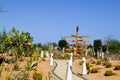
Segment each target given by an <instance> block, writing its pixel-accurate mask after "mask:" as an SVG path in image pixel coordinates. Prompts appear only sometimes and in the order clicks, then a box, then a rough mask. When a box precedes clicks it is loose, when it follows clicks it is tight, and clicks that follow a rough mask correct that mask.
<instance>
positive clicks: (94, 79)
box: [73, 60, 120, 80]
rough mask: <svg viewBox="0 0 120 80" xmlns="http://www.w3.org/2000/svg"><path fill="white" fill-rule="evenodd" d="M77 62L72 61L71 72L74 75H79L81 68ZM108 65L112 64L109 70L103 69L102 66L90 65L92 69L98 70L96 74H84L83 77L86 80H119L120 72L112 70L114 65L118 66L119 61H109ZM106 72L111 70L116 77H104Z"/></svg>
mask: <svg viewBox="0 0 120 80" xmlns="http://www.w3.org/2000/svg"><path fill="white" fill-rule="evenodd" d="M79 62H80V61H74V62H73V70H74V72H75V73H79V74H81V69H82V66H81V65H79ZM87 62H88V63H89V62H90V61H89V60H87ZM110 63H112V67H111V68H105V66H103V65H102V64H101V65H96V64H92V65H93V67H95V68H99V69H98V73H90V74H86V75H84V76H83V77H85V78H87V79H88V80H120V70H113V69H114V66H115V65H116V64H120V61H118V60H110ZM106 70H112V71H113V72H114V73H116V74H117V75H113V76H104V73H105V71H106Z"/></svg>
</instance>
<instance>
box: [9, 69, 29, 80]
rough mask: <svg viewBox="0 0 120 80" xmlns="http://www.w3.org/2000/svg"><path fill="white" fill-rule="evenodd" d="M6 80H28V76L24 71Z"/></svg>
mask: <svg viewBox="0 0 120 80" xmlns="http://www.w3.org/2000/svg"><path fill="white" fill-rule="evenodd" d="M7 80H29V74H28V72H26V71H20V72H18V73H17V74H13V75H11V76H10V77H9V79H7Z"/></svg>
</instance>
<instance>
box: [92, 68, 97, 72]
mask: <svg viewBox="0 0 120 80" xmlns="http://www.w3.org/2000/svg"><path fill="white" fill-rule="evenodd" d="M90 72H91V73H97V72H98V68H92V69H91V71H90Z"/></svg>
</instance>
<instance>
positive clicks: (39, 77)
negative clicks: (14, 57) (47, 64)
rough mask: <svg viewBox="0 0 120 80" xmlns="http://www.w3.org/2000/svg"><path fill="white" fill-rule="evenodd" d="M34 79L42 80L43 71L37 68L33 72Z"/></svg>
mask: <svg viewBox="0 0 120 80" xmlns="http://www.w3.org/2000/svg"><path fill="white" fill-rule="evenodd" d="M33 79H34V80H42V72H41V71H39V70H35V71H34V73H33Z"/></svg>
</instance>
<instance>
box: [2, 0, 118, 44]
mask: <svg viewBox="0 0 120 80" xmlns="http://www.w3.org/2000/svg"><path fill="white" fill-rule="evenodd" d="M0 5H2V6H3V8H4V9H5V10H7V12H4V13H0V30H3V28H5V29H6V30H7V31H10V30H11V29H12V27H16V29H18V30H20V31H26V32H29V33H31V36H33V37H34V43H46V42H58V40H60V39H61V38H62V37H64V36H69V35H71V34H75V33H76V32H75V30H76V26H79V35H89V36H90V38H89V39H88V40H90V43H92V42H93V40H95V39H104V37H106V36H109V35H112V36H113V38H115V39H118V40H120V35H119V34H120V0H0Z"/></svg>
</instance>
